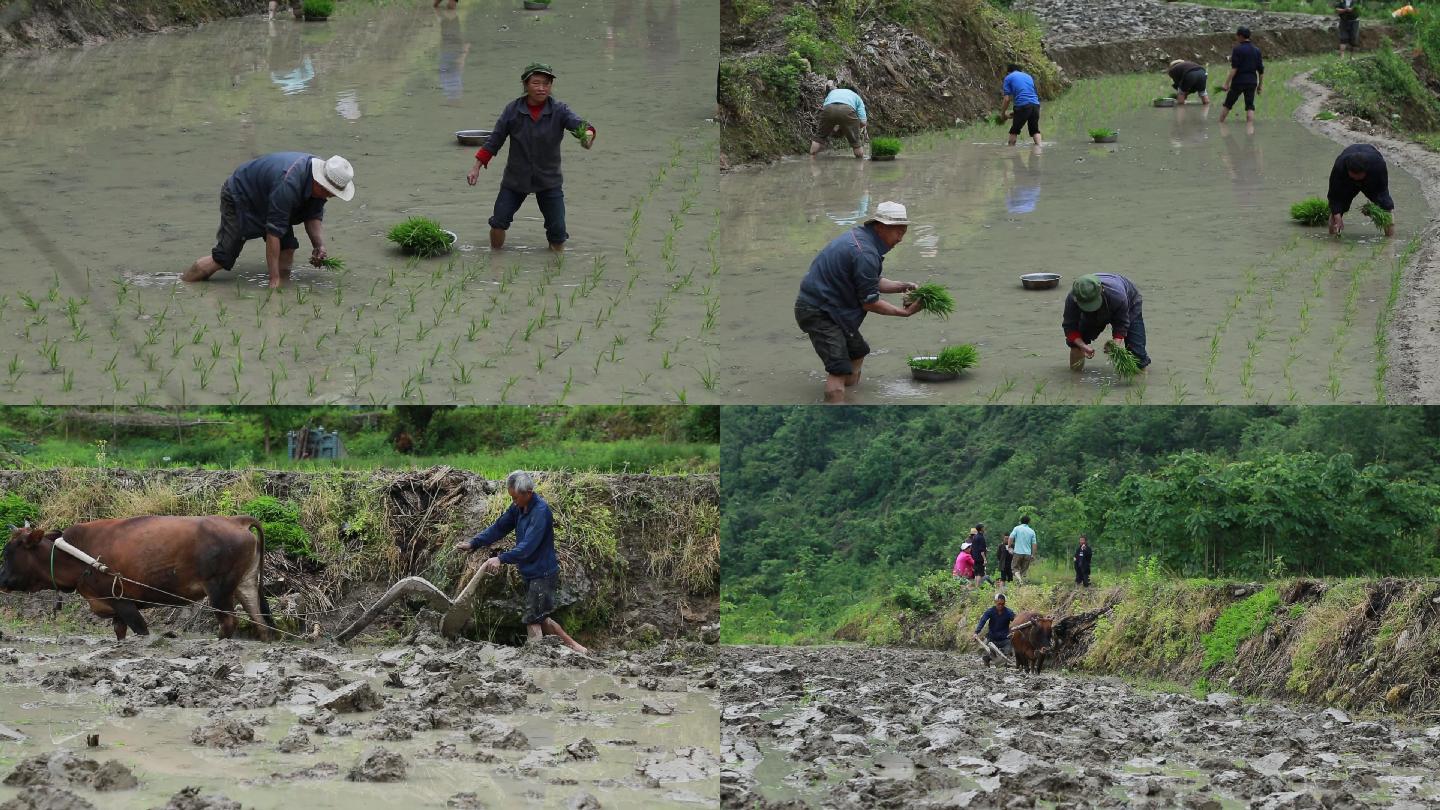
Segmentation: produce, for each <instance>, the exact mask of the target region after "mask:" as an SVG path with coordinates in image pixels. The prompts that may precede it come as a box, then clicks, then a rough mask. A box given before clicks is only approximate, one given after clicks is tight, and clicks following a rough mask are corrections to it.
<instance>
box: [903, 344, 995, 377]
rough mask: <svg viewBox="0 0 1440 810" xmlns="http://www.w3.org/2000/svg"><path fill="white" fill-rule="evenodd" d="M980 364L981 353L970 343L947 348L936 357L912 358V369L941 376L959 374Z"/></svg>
mask: <svg viewBox="0 0 1440 810" xmlns="http://www.w3.org/2000/svg"><path fill="white" fill-rule="evenodd" d="M979 362H980V351H979V350H978V349H976V348H975V346H974V345H972V344H969V343H960V344H956V345H954V346H946V347H945V348H943V349H941V350H940V354H938V355H936V356H935V357H912V358H910V367H911V368H914V369H919V370H921V371H935V372H939V373H941V374H959V373H960V372H962V371H964V370H965V369H967V368H973V367H974V366H975V365H976V364H978V363H979Z"/></svg>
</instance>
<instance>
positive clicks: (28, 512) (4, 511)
mask: <svg viewBox="0 0 1440 810" xmlns="http://www.w3.org/2000/svg"><path fill="white" fill-rule="evenodd" d="M39 519H40V507H38V506H36V505H35V504H33V503H31V502H29V501H27V500H25V499H24V498H22V497H20V496H19V495H16V494H15V493H13V492H11V493H8V494H5V495H0V548H4V547H5V541H7V540H9V539H10V527H11V526H24V525H25V523H26V521H29V522H31V523H34V522H35V521H37V520H39Z"/></svg>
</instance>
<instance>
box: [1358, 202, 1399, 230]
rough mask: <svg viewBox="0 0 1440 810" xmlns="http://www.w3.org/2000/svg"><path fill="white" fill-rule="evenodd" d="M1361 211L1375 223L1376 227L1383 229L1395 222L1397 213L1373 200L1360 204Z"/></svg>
mask: <svg viewBox="0 0 1440 810" xmlns="http://www.w3.org/2000/svg"><path fill="white" fill-rule="evenodd" d="M1360 213H1362V214H1364V215H1365V216H1367V217H1369V218H1370V221H1371V222H1373V223H1375V227H1376V228H1379V229H1380V230H1382V231H1383V230H1385V229H1386V228H1388V227H1390V226H1391V225H1394V224H1395V215H1394V214H1391V213H1390V212H1389V211H1386V210H1385V209H1384V208H1381V207H1380V206H1378V205H1376V204H1375V203H1373V202H1367V203H1365V204H1364V205H1362V206H1360Z"/></svg>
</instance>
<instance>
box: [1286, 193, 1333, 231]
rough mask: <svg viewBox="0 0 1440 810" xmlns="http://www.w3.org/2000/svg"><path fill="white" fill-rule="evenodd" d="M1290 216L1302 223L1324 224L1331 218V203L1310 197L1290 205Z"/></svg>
mask: <svg viewBox="0 0 1440 810" xmlns="http://www.w3.org/2000/svg"><path fill="white" fill-rule="evenodd" d="M1290 218H1291V219H1293V220H1295V221H1296V222H1298V223H1300V224H1301V225H1310V226H1315V225H1324V224H1325V223H1326V222H1327V221H1328V220H1329V219H1330V203H1328V202H1326V201H1325V200H1324V199H1322V198H1320V197H1310V198H1309V199H1305V200H1301V201H1300V202H1297V203H1295V204H1294V205H1292V206H1290Z"/></svg>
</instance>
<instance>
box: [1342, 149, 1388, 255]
mask: <svg viewBox="0 0 1440 810" xmlns="http://www.w3.org/2000/svg"><path fill="white" fill-rule="evenodd" d="M1362 192H1363V193H1364V194H1365V196H1366V197H1367V198H1369V200H1370V202H1372V203H1374V204H1375V205H1376V207H1378V208H1380V209H1381V210H1382V211H1385V212H1387V213H1391V217H1389V219H1388V220H1387V224H1386V225H1385V228H1384V230H1385V235H1386V236H1394V235H1395V221H1394V216H1393V212H1394V211H1395V201H1394V200H1393V199H1391V198H1390V173H1389V170H1388V169H1387V168H1386V166H1385V157H1384V156H1383V155H1381V154H1380V150H1379V149H1376V148H1375V147H1373V146H1371V145H1370V144H1368V143H1357V144H1352V145H1350V146H1347V147H1345V149H1344V151H1342V152H1341V153H1340V156H1339V157H1337V158H1335V165H1334V166H1332V167H1331V168H1330V193H1329V194H1328V195H1327V196H1328V197H1329V202H1330V233H1332V234H1338V233H1340V231H1341V230H1342V229H1344V227H1345V212H1346V211H1349V210H1350V203H1351V201H1352V200H1354V199H1355V195H1356V194H1360V193H1362Z"/></svg>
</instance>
